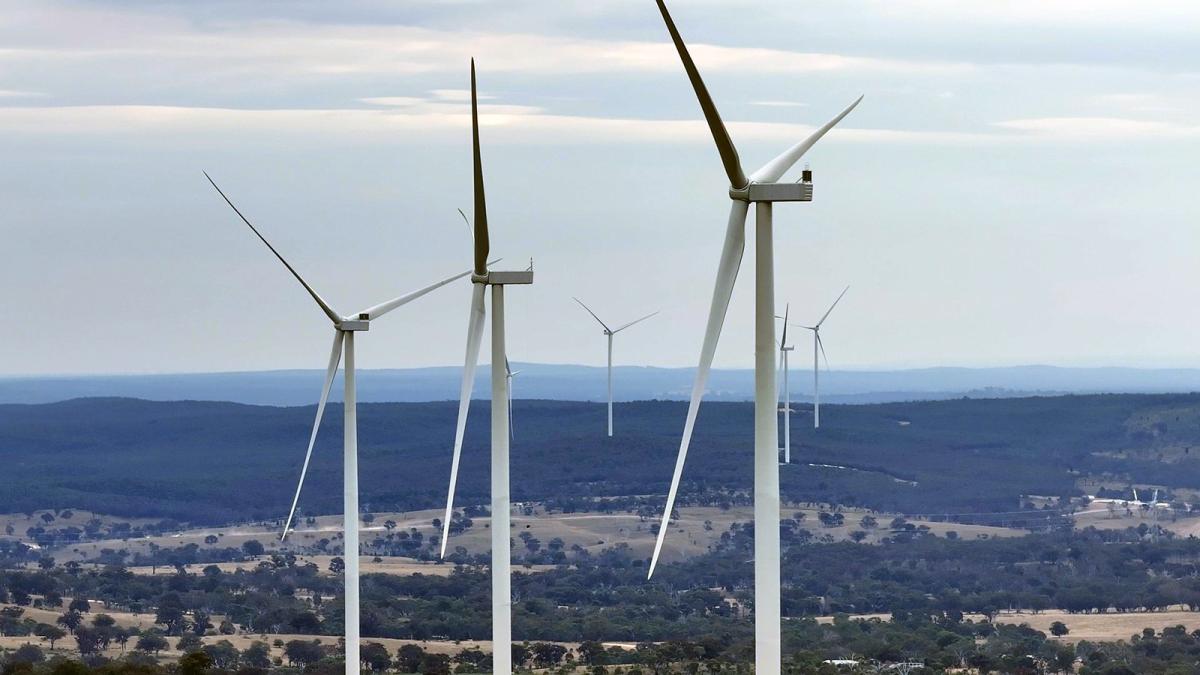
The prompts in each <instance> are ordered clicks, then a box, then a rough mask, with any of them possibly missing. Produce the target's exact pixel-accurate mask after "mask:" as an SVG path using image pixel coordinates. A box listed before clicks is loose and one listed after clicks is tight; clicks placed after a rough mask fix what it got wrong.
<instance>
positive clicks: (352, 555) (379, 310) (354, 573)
mask: <svg viewBox="0 0 1200 675" xmlns="http://www.w3.org/2000/svg"><path fill="white" fill-rule="evenodd" d="M204 177H205V178H207V179H208V182H209V183H211V184H212V186H213V188H215V189H216V191H217V194H219V195H221V198H222V199H224V200H225V203H226V204H228V205H229V207H230V208H231V209H233V212H234V213H236V214H237V215H238V218H241V220H242V222H243V223H245V224H246V225H247V226H248V227H249V228H250V230H251V231H253V232H254V234H255V235H257V236H258V238H259V239H260V240H261V241H262V243H264V244H266V245H267V248H269V249H271V253H274V254H275V257H276V258H278V259H279V262H281V263H283V266H284V267H286V268H287V270H288V271H289V272H291V273H292V276H294V277H296V281H299V282H300V285H301V286H303V287H304V290H306V291H308V294H309V295H310V296H312V299H313V300H314V301H316V303H317V305H318V306H319V307H320V308H321V311H323V312H324V313H325V316H327V317H328V318H329V320H330V321H331V322H333V330H334V333H333V350H332V352H331V353H330V354H329V367H328V368H326V370H325V384H324V386H322V387H321V399H320V402H319V403H318V404H317V417H316V419H315V420H313V427H312V433H311V434H309V437H308V450H306V451H305V453H304V466H303V468H301V469H300V482H299V484H298V485H297V486H296V496H295V497H293V498H292V508H291V510H290V511H289V512H288V517H287V523H286V524H285V525H284V526H283V534H282V536H281V537H280V541H282V540H283V539H285V538H286V537H287V534H288V530H290V529H291V526H292V518H293V517H294V516H295V515H296V505H297V504H298V503H299V501H300V491H301V490H302V489H303V488H304V478H305V476H307V475H308V464H309V460H311V459H312V452H313V445H314V444H315V443H316V441H317V430H318V429H320V427H321V418H322V416H323V415H324V414H325V403H326V401H328V400H329V390H330V389H331V388H332V387H333V378H334V376H335V375H336V374H337V370H338V363H339V361H341V359H342V357H343V354H344V355H345V371H346V374H345V377H344V380H345V394H344V413H343V414H344V415H345V423H344V425H343V427H344V437H343V441H342V462H343V464H342V470H343V479H342V480H343V483H342V488H343V489H342V500H343V507H342V528H343V541H344V542H345V555H344V556H343V557H344V558H345V560H346V569H345V577H344V582H345V593H344V596H345V597H344V600H345V603H346V604H345V624H346V675H358V674H359V671H360V666H361V658H360V657H359V601H358V579H359V574H358V543H359V542H358V414H357V412H358V404H357V397H356V389H355V382H354V334H355V333H359V332H365V331H367V330H370V328H371V321H373V320H375V319H378V318H379V317H381V316H383V315H384V314H387V313H388V312H390V311H392V310H394V309H396V308H398V307H402V306H404V305H406V304H408V303H410V302H412V301H413V300H416V299H417V298H419V297H421V296H423V295H425V294H426V293H429V292H430V291H433V290H435V289H438V288H441V287H442V286H445V285H446V284H448V283H450V282H452V281H455V280H457V279H461V278H463V277H465V276H467V275H468V274H470V273H471V271H470V270H467V271H466V272H462V273H460V274H456V275H454V276H452V277H450V278H448V279H443V280H442V281H439V282H437V283H435V284H431V285H429V286H426V287H425V288H422V289H421V290H419V291H414V292H412V293H409V294H408V295H402V296H400V297H398V298H395V299H393V300H389V301H387V302H384V303H382V304H378V305H375V306H374V307H369V308H367V309H364V310H362V311H361V312H356V313H354V314H351V315H347V316H342V315H341V314H338V313H337V312H335V311H333V308H332V307H330V306H329V304H328V303H327V302H325V300H324V299H322V298H321V296H320V295H319V294H318V293H317V292H316V291H315V290H313V287H312V286H310V285H309V284H308V282H307V281H305V280H304V278H303V277H301V276H300V273H299V272H297V271H296V269H295V268H294V267H292V266H291V264H290V263H288V261H287V260H285V259H284V257H283V256H282V255H281V254H280V253H279V251H277V250H276V249H275V247H274V246H272V245H271V242H269V241H267V238H266V237H264V236H263V234H262V233H261V232H259V231H258V228H256V227H254V225H252V224H251V223H250V220H249V219H247V218H246V216H244V215H242V212H241V211H240V210H238V207H236V206H234V205H233V202H232V201H230V199H229V197H227V196H225V193H224V192H222V191H221V188H219V187H217V183H216V181H214V180H213V179H212V177H211V176H209V175H208V173H207V172H206V173H205V174H204Z"/></svg>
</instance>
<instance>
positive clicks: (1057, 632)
mask: <svg viewBox="0 0 1200 675" xmlns="http://www.w3.org/2000/svg"><path fill="white" fill-rule="evenodd" d="M1070 632H1071V629H1069V628H1067V624H1065V623H1063V622H1061V621H1055V622H1054V623H1052V624H1050V634H1051V635H1053V636H1054V637H1062V636H1064V635H1066V634H1067V633H1070Z"/></svg>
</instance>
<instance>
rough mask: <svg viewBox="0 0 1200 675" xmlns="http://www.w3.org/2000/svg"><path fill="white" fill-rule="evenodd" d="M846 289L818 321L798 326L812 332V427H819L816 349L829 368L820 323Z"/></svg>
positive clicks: (819, 387)
mask: <svg viewBox="0 0 1200 675" xmlns="http://www.w3.org/2000/svg"><path fill="white" fill-rule="evenodd" d="M848 290H850V287H849V286H847V287H845V288H844V289H842V294H841V295H839V296H837V300H834V301H833V304H832V305H830V306H829V309H828V310H826V311H825V316H822V317H821V320H820V321H818V322H817V323H816V324H814V325H812V326H800V328H804V329H806V330H811V331H812V334H813V428H814V429H820V428H821V363H820V362H819V361H818V360H817V352H818V351H820V355H821V356H823V357H825V368H826V369H828V368H829V357H827V356H825V343H824V342H821V325H822V324H824V323H825V319H828V318H829V315H830V313H832V312H833V308H834V307H837V304H838V303H839V302H841V301H842V295H845V294H846V291H848Z"/></svg>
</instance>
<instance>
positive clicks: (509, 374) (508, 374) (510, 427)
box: [504, 356, 521, 439]
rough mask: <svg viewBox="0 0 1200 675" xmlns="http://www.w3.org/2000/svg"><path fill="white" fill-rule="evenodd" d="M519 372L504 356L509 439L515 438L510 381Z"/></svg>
mask: <svg viewBox="0 0 1200 675" xmlns="http://www.w3.org/2000/svg"><path fill="white" fill-rule="evenodd" d="M520 374H521V371H519V370H516V371H514V370H513V369H512V366H510V365H509V363H508V357H507V356H506V357H504V382H505V389H507V390H508V437H509V438H510V439H515V438H516V437H517V432H516V427H515V426H513V406H512V403H513V393H512V391H513V390H512V381H513V378H514V377H516V376H517V375H520Z"/></svg>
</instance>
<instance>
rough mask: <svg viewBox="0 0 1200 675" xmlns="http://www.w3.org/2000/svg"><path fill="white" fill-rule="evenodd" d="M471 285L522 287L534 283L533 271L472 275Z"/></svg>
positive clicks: (493, 272) (489, 272)
mask: <svg viewBox="0 0 1200 675" xmlns="http://www.w3.org/2000/svg"><path fill="white" fill-rule="evenodd" d="M471 283H475V284H483V285H484V286H520V285H528V284H532V283H533V270H531V269H529V270H518V271H513V272H501V271H498V270H488V273H487V274H472V275H471Z"/></svg>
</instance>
